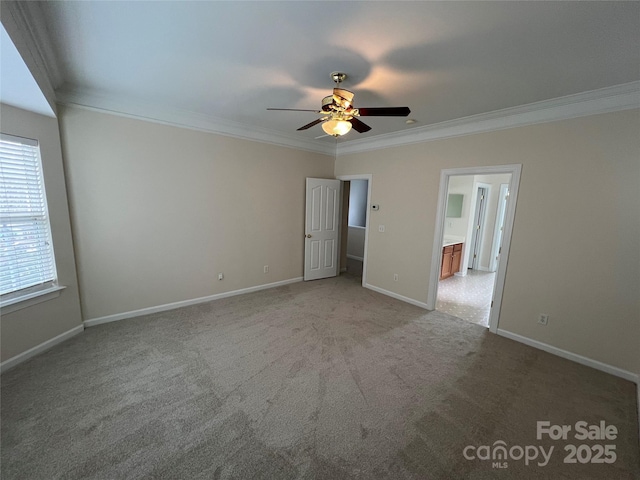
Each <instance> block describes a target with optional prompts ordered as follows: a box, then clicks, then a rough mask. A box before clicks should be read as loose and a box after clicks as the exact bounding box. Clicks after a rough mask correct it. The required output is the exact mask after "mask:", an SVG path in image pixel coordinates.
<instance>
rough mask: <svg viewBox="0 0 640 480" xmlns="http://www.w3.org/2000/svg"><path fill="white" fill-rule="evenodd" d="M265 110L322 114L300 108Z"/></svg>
mask: <svg viewBox="0 0 640 480" xmlns="http://www.w3.org/2000/svg"><path fill="white" fill-rule="evenodd" d="M267 110H281V111H285V112H314V113H322V112H321V111H320V110H302V109H300V108H267Z"/></svg>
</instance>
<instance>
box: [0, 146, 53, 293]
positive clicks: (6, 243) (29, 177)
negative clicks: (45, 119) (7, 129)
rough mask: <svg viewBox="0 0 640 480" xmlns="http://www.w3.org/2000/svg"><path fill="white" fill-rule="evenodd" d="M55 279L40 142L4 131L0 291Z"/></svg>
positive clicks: (0, 182)
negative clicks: (7, 133)
mask: <svg viewBox="0 0 640 480" xmlns="http://www.w3.org/2000/svg"><path fill="white" fill-rule="evenodd" d="M55 280H56V269H55V261H54V256H53V248H52V245H51V230H50V226H49V218H48V212H47V199H46V196H45V190H44V180H43V178H42V163H41V161H40V149H39V147H38V142H37V141H36V140H31V139H26V138H20V137H14V136H11V135H6V134H0V295H6V294H9V293H12V292H18V291H20V290H24V289H27V288H30V287H35V286H36V285H43V284H53V283H54V282H55Z"/></svg>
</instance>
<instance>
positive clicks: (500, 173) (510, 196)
mask: <svg viewBox="0 0 640 480" xmlns="http://www.w3.org/2000/svg"><path fill="white" fill-rule="evenodd" d="M520 169H521V167H520V165H505V166H498V167H478V168H463V169H451V170H443V171H442V175H441V182H440V196H439V203H438V218H437V224H436V233H435V236H434V248H433V255H432V272H431V282H430V286H429V296H428V301H427V306H428V308H433V309H437V310H440V311H443V312H445V313H449V314H451V315H454V316H457V317H459V318H463V319H465V320H469V321H472V322H474V323H477V324H480V325H483V326H486V327H489V329H490V330H491V331H492V332H494V333H495V331H497V327H498V320H499V312H500V305H501V302H502V291H503V288H504V279H505V273H506V264H507V259H508V250H509V244H510V240H511V231H512V227H513V220H514V217H515V203H516V202H515V200H516V194H517V189H518V185H519V181H520Z"/></svg>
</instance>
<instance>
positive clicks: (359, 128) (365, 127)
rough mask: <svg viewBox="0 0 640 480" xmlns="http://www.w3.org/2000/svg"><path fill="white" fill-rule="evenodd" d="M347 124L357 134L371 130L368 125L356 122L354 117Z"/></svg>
mask: <svg viewBox="0 0 640 480" xmlns="http://www.w3.org/2000/svg"><path fill="white" fill-rule="evenodd" d="M349 122H351V125H352V126H353V129H354V130H355V131H356V132H358V133H364V132H368V131H369V130H371V127H370V126H369V125H367V124H366V123H364V122H362V121H360V120H358V119H357V118H356V117H353V118H352V119H351V120H349Z"/></svg>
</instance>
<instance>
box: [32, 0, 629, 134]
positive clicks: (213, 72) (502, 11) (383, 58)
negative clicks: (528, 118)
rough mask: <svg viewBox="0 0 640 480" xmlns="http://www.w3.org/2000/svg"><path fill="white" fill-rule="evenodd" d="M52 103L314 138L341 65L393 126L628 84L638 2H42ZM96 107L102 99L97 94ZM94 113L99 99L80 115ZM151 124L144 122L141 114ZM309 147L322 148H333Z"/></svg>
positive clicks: (359, 103)
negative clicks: (391, 113)
mask: <svg viewBox="0 0 640 480" xmlns="http://www.w3.org/2000/svg"><path fill="white" fill-rule="evenodd" d="M41 6H42V11H43V14H44V19H45V23H46V29H47V32H46V35H47V36H48V38H49V39H50V42H51V45H52V46H53V52H54V53H55V61H56V63H57V66H58V67H59V71H60V78H58V79H54V87H56V89H57V91H58V94H59V96H60V97H61V98H64V97H65V95H66V97H67V98H69V95H70V94H73V95H75V96H74V97H73V98H76V99H78V98H82V99H84V100H83V101H82V102H81V103H88V104H90V103H91V102H94V103H100V102H102V103H103V105H102V106H104V105H118V107H117V108H116V109H117V110H120V111H125V113H127V110H130V111H129V112H128V113H133V112H140V111H142V110H144V109H145V106H146V107H148V110H149V111H150V112H151V111H154V110H155V111H158V110H163V111H176V112H177V111H180V112H182V113H185V112H187V113H193V114H196V115H200V116H204V117H207V118H213V119H217V121H221V122H228V123H229V124H233V125H235V126H236V127H237V126H239V125H242V126H245V127H246V128H247V129H248V130H250V129H267V130H269V131H277V132H280V133H281V134H287V135H296V136H300V137H301V138H306V139H313V138H314V137H316V136H319V135H321V134H322V133H323V132H322V130H321V128H320V127H319V126H316V127H314V128H311V129H309V130H307V131H302V132H296V131H295V130H296V128H298V127H300V126H302V125H304V124H306V123H308V122H310V121H312V120H314V119H315V118H317V116H316V115H315V114H313V113H311V112H267V110H266V108H267V107H282V108H309V109H318V108H319V107H320V100H321V98H322V97H323V96H325V95H327V94H329V93H330V92H331V88H332V87H333V84H332V82H331V80H330V78H329V73H330V72H332V71H334V70H339V71H344V72H346V73H347V74H348V75H349V78H348V79H347V81H346V82H345V84H344V87H345V88H347V89H350V90H353V91H354V92H355V93H356V96H355V106H356V107H375V106H409V107H410V108H411V110H412V113H411V115H410V118H414V119H416V120H417V122H416V123H415V124H413V125H411V126H409V125H406V124H405V119H404V118H372V117H367V118H364V117H363V118H362V120H364V121H365V122H366V123H368V124H369V125H371V126H372V127H373V129H372V131H371V132H369V133H367V134H358V133H356V132H351V133H349V134H348V135H346V136H345V137H344V138H343V139H341V141H349V140H354V139H358V138H363V137H366V136H372V135H379V134H383V133H389V132H396V131H400V130H406V129H410V128H415V127H420V126H425V125H430V124H435V123H439V122H443V121H447V120H452V119H457V118H461V117H466V116H470V115H474V114H479V113H484V112H490V111H495V110H499V109H504V108H508V107H514V106H518V105H523V104H528V103H532V102H537V101H542V100H546V99H551V98H556V97H561V96H566V95H570V94H575V93H579V92H584V91H588V90H594V89H598V88H602V87H607V86H612V85H619V84H624V83H628V82H632V81H638V80H639V79H640V3H639V2H615V1H614V2H528V1H521V2H516V1H513V2H422V1H414V2H369V1H363V2H328V1H320V2H302V1H299V2H297V1H296V2H272V1H262V2H241V1H229V2H225V1H203V2H179V1H172V2H142V1H140V2H138V1H133V2H132V1H124V2H109V1H105V2H101V1H89V2H75V1H74V2H71V1H64V2H63V1H52V2H42V4H41ZM96 99H100V100H96ZM94 106H100V105H94ZM149 116H153V115H152V114H149ZM319 141H323V142H335V140H334V139H332V138H324V139H321V140H319Z"/></svg>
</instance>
